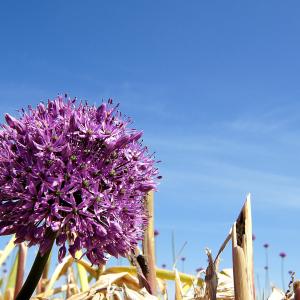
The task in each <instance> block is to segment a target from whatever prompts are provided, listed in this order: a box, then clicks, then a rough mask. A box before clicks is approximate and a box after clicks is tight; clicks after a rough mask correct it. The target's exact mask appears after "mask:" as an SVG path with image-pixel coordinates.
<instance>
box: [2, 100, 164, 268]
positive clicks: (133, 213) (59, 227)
mask: <svg viewBox="0 0 300 300" xmlns="http://www.w3.org/2000/svg"><path fill="white" fill-rule="evenodd" d="M5 120H6V122H7V125H2V130H1V131H0V235H6V234H16V241H15V242H16V243H22V242H24V241H27V242H29V246H31V245H36V244H37V245H39V246H40V252H41V253H42V254H44V253H45V252H46V251H47V250H48V249H49V247H50V246H51V239H52V237H51V235H52V236H53V233H54V234H55V238H56V244H57V245H58V246H59V254H58V256H59V260H60V261H61V260H62V259H63V257H64V256H65V255H66V252H67V250H68V251H69V253H70V254H71V255H72V256H73V257H74V256H75V253H76V251H77V250H81V249H82V250H84V254H85V255H86V256H87V257H88V259H89V260H90V261H91V262H92V264H104V263H105V262H106V260H107V255H106V254H107V253H108V254H111V255H113V256H116V257H118V256H119V255H125V254H126V253H127V252H128V251H129V250H130V249H131V248H132V247H134V246H135V245H137V243H138V241H139V240H141V238H142V235H143V231H144V229H145V226H146V225H147V219H148V217H147V212H146V210H145V207H144V200H143V199H144V197H145V194H146V193H147V192H148V191H150V190H154V189H155V188H156V185H157V184H156V178H157V175H158V171H157V169H156V168H155V160H154V158H153V157H152V156H151V155H149V154H148V151H147V148H146V147H144V146H142V144H141V142H140V141H139V140H140V138H141V136H142V133H141V132H139V131H136V130H134V129H129V128H128V125H129V124H130V121H129V120H127V119H122V118H121V113H119V112H118V111H117V107H113V106H112V101H111V100H109V101H108V104H105V103H103V104H102V105H100V107H98V108H97V107H95V106H89V105H88V104H87V103H84V104H83V103H80V104H78V105H76V101H75V100H70V99H69V100H68V99H65V100H64V99H63V98H62V97H58V98H57V99H55V100H51V101H50V100H49V101H48V103H47V104H43V103H40V104H39V105H38V106H37V107H36V108H35V109H33V108H31V107H28V111H27V112H26V111H25V110H22V112H21V117H20V118H19V119H16V118H14V117H11V116H10V115H8V114H6V115H5ZM67 241H68V244H69V246H68V249H67V248H66V243H67Z"/></svg>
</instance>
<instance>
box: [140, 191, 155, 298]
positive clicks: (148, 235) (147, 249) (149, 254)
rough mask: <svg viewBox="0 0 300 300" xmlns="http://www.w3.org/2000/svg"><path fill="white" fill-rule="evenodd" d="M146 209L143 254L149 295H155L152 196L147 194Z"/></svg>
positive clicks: (149, 193)
mask: <svg viewBox="0 0 300 300" xmlns="http://www.w3.org/2000/svg"><path fill="white" fill-rule="evenodd" d="M145 201H146V207H147V211H148V215H149V221H148V227H147V229H146V230H145V233H144V239H143V252H144V256H145V258H146V261H147V265H148V269H149V270H148V273H147V274H146V279H147V282H148V283H149V285H150V288H151V294H152V295H156V274H155V269H156V266H155V240H154V194H153V191H150V192H148V194H147V196H146V198H145Z"/></svg>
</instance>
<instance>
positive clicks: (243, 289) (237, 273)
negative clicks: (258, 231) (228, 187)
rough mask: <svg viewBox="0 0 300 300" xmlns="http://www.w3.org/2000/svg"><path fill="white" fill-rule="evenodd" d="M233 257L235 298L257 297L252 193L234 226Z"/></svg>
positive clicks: (243, 299) (248, 299)
mask: <svg viewBox="0 0 300 300" xmlns="http://www.w3.org/2000/svg"><path fill="white" fill-rule="evenodd" d="M232 257H233V275H234V292H235V299H237V300H252V299H255V289H254V272H253V246H252V218H251V203H250V195H248V196H247V199H246V202H245V204H244V206H243V208H242V211H241V213H240V215H239V217H238V219H237V221H236V222H235V223H234V225H233V227H232Z"/></svg>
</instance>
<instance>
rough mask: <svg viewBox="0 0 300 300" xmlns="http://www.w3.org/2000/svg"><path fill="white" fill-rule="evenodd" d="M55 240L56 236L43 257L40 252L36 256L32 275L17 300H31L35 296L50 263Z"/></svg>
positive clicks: (30, 274) (29, 275)
mask: <svg viewBox="0 0 300 300" xmlns="http://www.w3.org/2000/svg"><path fill="white" fill-rule="evenodd" d="M54 240H55V236H54V237H53V240H52V243H51V246H50V248H49V250H48V251H47V252H46V253H45V254H44V255H43V256H41V254H40V252H38V254H37V255H36V258H35V260H34V263H33V265H32V267H31V270H30V273H29V274H28V277H27V279H26V281H25V283H24V285H23V287H22V289H21V291H20V292H19V294H18V296H17V297H16V299H15V300H29V299H30V297H31V295H32V294H33V292H34V290H35V288H36V286H37V285H38V282H39V280H40V278H41V276H42V274H43V271H44V268H45V265H46V263H47V261H48V258H49V255H50V253H51V250H52V246H53V243H54Z"/></svg>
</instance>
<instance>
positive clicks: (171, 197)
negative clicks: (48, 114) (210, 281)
mask: <svg viewBox="0 0 300 300" xmlns="http://www.w3.org/2000/svg"><path fill="white" fill-rule="evenodd" d="M299 10H300V4H299V2H297V1H277V0H272V1H270V0H269V1H204V0H203V1H199V0H189V1H177V0H172V1H168V0H165V1H140V0H139V1H133V0H128V1H85V2H84V3H83V2H82V1H67V0H65V1H56V0H54V1H47V2H46V1H43V2H41V1H30V0H28V1H23V2H17V1H5V2H4V1H2V2H1V3H0V114H1V115H2V116H3V114H4V113H5V112H9V113H12V114H13V113H15V110H16V109H18V108H20V107H22V106H26V105H28V104H32V105H33V104H37V103H38V102H39V101H40V100H45V99H47V98H53V97H55V96H56V95H57V93H65V92H67V93H68V94H69V95H71V96H77V97H78V98H82V99H87V100H89V102H90V103H100V102H101V101H102V99H107V98H108V97H111V98H113V99H114V100H115V102H120V104H121V110H122V111H123V112H124V113H126V114H127V115H130V116H131V117H132V118H133V119H134V120H135V123H134V126H135V127H137V128H139V129H143V130H144V132H145V135H144V140H145V143H146V144H147V145H149V146H150V148H151V149H152V150H153V151H156V152H157V157H158V158H160V159H161V160H162V163H161V165H160V170H161V174H162V175H163V177H164V179H163V181H162V182H161V185H160V187H159V192H158V193H157V194H156V228H157V229H158V230H159V231H160V235H159V237H158V246H157V253H158V264H162V263H166V264H167V265H168V266H169V267H170V265H171V261H172V251H171V233H172V231H174V232H175V238H176V248H177V250H179V248H180V247H181V246H182V244H183V243H184V242H185V241H187V242H188V244H187V246H186V248H185V249H184V252H183V255H184V256H186V257H187V261H186V265H185V270H186V271H190V272H193V271H194V270H195V269H196V268H197V267H199V266H205V264H206V263H205V254H204V248H205V247H206V246H208V247H210V248H212V250H213V252H216V251H217V250H218V249H219V246H220V244H221V243H222V241H223V239H224V238H225V237H226V234H227V233H228V231H229V229H230V226H231V224H232V222H233V220H234V219H235V218H236V216H237V215H238V213H239V210H240V208H241V206H242V204H243V201H244V199H245V197H246V194H247V193H248V192H251V194H252V201H253V221H254V232H255V234H256V236H257V239H256V241H255V267H256V272H257V273H259V274H260V279H261V285H262V286H263V285H264V284H263V267H264V252H263V248H262V244H263V243H265V242H268V243H269V244H270V245H271V247H270V264H271V266H270V273H271V275H270V278H271V280H273V281H275V282H276V283H277V284H278V285H280V284H281V283H280V260H279V257H278V253H279V252H280V251H285V252H286V253H287V260H286V269H287V270H289V269H292V270H295V271H297V270H299V269H300V262H299V258H298V255H299V246H300V244H299V242H298V241H297V234H298V228H299V225H300V224H299V223H300V221H299V218H298V216H299V212H300V196H299V195H300V184H299V182H300V173H299V166H300V159H299V152H300V138H299V137H300V130H299V123H300V116H299V108H300V102H299V99H300V85H299V79H300V54H299V53H300V35H299V30H300V19H299ZM230 265H231V257H230V251H227V252H226V253H225V254H224V256H223V262H222V267H228V266H230ZM287 281H288V280H287V279H286V282H287Z"/></svg>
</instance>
